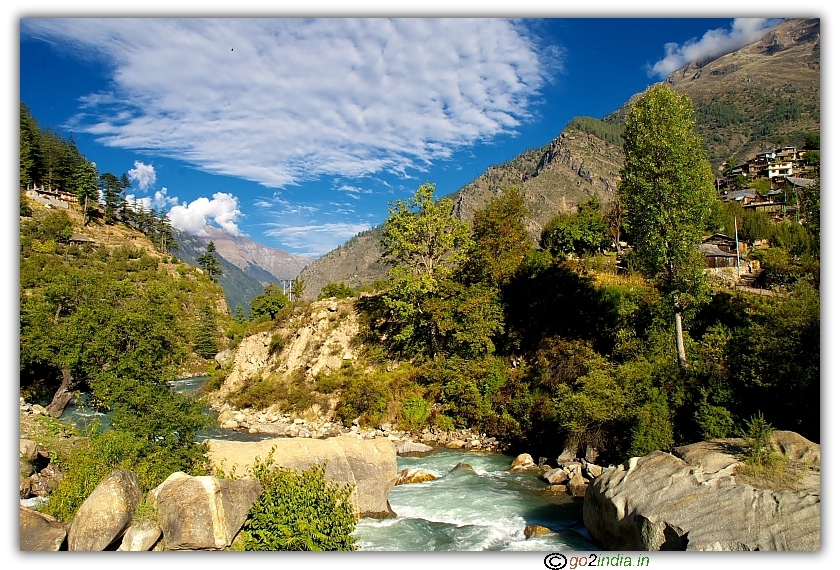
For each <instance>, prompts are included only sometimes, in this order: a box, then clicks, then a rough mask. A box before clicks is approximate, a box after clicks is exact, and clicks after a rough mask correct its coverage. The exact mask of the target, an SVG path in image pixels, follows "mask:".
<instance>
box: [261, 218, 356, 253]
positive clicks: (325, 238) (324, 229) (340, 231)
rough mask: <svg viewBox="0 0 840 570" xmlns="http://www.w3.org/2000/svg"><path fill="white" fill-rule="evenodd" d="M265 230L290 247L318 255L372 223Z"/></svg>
mask: <svg viewBox="0 0 840 570" xmlns="http://www.w3.org/2000/svg"><path fill="white" fill-rule="evenodd" d="M271 225H274V226H275V227H274V228H273V229H270V230H266V231H265V235H267V236H271V237H276V238H280V240H281V241H282V242H283V244H284V245H285V246H287V247H289V248H290V249H295V250H299V249H301V248H305V249H307V251H305V252H299V253H303V254H304V255H311V256H313V257H318V256H320V255H323V254H325V253H327V252H328V251H331V250H333V249H335V248H336V247H337V246H339V245H341V244H342V243H344V242H346V241H347V240H348V239H350V238H351V237H353V236H355V235H356V234H358V233H359V232H363V231H365V230H369V229H370V228H371V225H370V224H369V223H365V222H357V223H329V224H308V225H301V226H281V225H279V224H271Z"/></svg>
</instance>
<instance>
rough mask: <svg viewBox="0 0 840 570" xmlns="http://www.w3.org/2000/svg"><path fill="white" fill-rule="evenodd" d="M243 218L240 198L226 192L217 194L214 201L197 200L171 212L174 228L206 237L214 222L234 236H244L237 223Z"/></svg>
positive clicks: (214, 195)
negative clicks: (209, 226) (208, 227)
mask: <svg viewBox="0 0 840 570" xmlns="http://www.w3.org/2000/svg"><path fill="white" fill-rule="evenodd" d="M241 216H242V212H241V211H240V210H239V198H237V197H236V196H234V195H233V194H229V193H226V192H216V193H215V194H213V199H212V200H209V199H207V198H205V197H203V196H202V197H201V198H197V199H195V200H193V201H192V202H190V203H189V204H186V205H183V204H181V205H177V206H173V207H172V209H171V210H169V219H170V220H171V222H172V227H174V228H177V229H179V230H181V231H183V232H187V233H188V234H192V235H197V236H206V235H208V234H207V229H206V226H207V224H208V223H209V222H210V221H212V222H214V223H215V224H217V225H218V226H219V227H220V228H222V229H223V230H224V231H226V232H227V233H229V234H230V235H232V236H239V235H242V232H241V230H240V229H239V226H237V225H236V222H237V221H238V220H239V218H240V217H241Z"/></svg>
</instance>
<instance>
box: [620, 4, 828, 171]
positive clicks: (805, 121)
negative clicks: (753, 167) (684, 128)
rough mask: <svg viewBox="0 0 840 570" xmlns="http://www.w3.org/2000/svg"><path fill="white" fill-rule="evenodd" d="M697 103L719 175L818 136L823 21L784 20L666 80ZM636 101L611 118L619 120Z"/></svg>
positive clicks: (699, 124)
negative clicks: (727, 166) (729, 166)
mask: <svg viewBox="0 0 840 570" xmlns="http://www.w3.org/2000/svg"><path fill="white" fill-rule="evenodd" d="M665 82H666V83H668V84H669V85H671V86H672V87H673V88H674V89H675V90H676V91H681V92H683V93H686V94H687V95H688V96H689V97H691V100H692V101H693V103H694V108H695V115H696V118H697V131H698V132H699V133H700V135H701V136H702V137H703V140H704V144H705V147H706V151H707V152H708V153H709V161H710V162H711V163H712V167H713V168H715V170H716V171H717V170H718V168H719V167H720V166H721V165H722V164H723V162H724V161H726V160H727V159H728V158H730V157H734V158H735V159H736V161H742V160H746V159H748V158H752V157H753V156H754V155H755V154H756V153H757V152H760V151H762V150H768V149H770V148H771V147H772V148H776V147H777V146H780V145H788V144H789V145H793V146H796V147H799V148H802V147H804V146H805V143H806V140H807V137H808V135H814V134H816V135H819V132H820V20H819V19H807V20H803V19H793V20H785V21H783V22H782V23H781V24H779V25H778V26H776V27H775V28H774V29H773V30H771V31H770V32H768V33H767V34H766V35H765V36H764V37H762V38H761V39H760V40H758V41H757V42H755V43H752V44H750V45H748V46H745V47H743V48H741V49H739V50H737V51H734V52H732V53H728V54H726V55H722V56H720V57H718V58H716V59H714V60H712V61H709V62H698V63H691V64H688V65H686V66H685V67H683V68H682V69H678V70H677V71H675V72H673V73H672V74H671V75H669V76H668V78H667V79H666V80H665ZM632 101H633V98H631V99H630V101H628V102H627V103H625V104H624V105H623V106H622V107H621V109H619V110H617V111H616V112H615V113H613V114H612V115H610V116H608V117H607V118H606V120H608V121H610V120H612V121H621V120H622V119H623V117H624V116H625V115H626V114H627V111H628V110H629V108H630V104H631V103H632Z"/></svg>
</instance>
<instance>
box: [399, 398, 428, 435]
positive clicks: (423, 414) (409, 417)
mask: <svg viewBox="0 0 840 570" xmlns="http://www.w3.org/2000/svg"><path fill="white" fill-rule="evenodd" d="M431 412H432V409H431V406H429V403H428V402H427V401H426V400H424V399H423V398H421V397H419V396H409V397H408V398H407V399H406V400H405V401H404V402H403V405H402V420H403V422H404V423H405V425H406V427H408V429H412V430H413V429H417V428H419V427H421V426H423V425H424V424H425V423H426V422H427V421H428V420H429V414H431Z"/></svg>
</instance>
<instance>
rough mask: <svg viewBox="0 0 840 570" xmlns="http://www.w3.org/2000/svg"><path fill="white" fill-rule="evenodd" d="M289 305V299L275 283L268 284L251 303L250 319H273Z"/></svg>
mask: <svg viewBox="0 0 840 570" xmlns="http://www.w3.org/2000/svg"><path fill="white" fill-rule="evenodd" d="M288 304H289V298H288V297H287V296H286V294H285V293H284V292H283V290H282V289H280V287H279V286H278V285H277V284H276V283H269V284H268V286H266V288H265V290H264V291H263V292H262V293H260V294H259V295H257V296H256V297H254V299H253V300H252V301H251V318H252V319H258V318H260V317H264V316H267V317H268V318H270V319H273V318H274V317H275V315H277V313H279V312H280V310H281V309H282V308H283V307H285V306H286V305H288Z"/></svg>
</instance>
